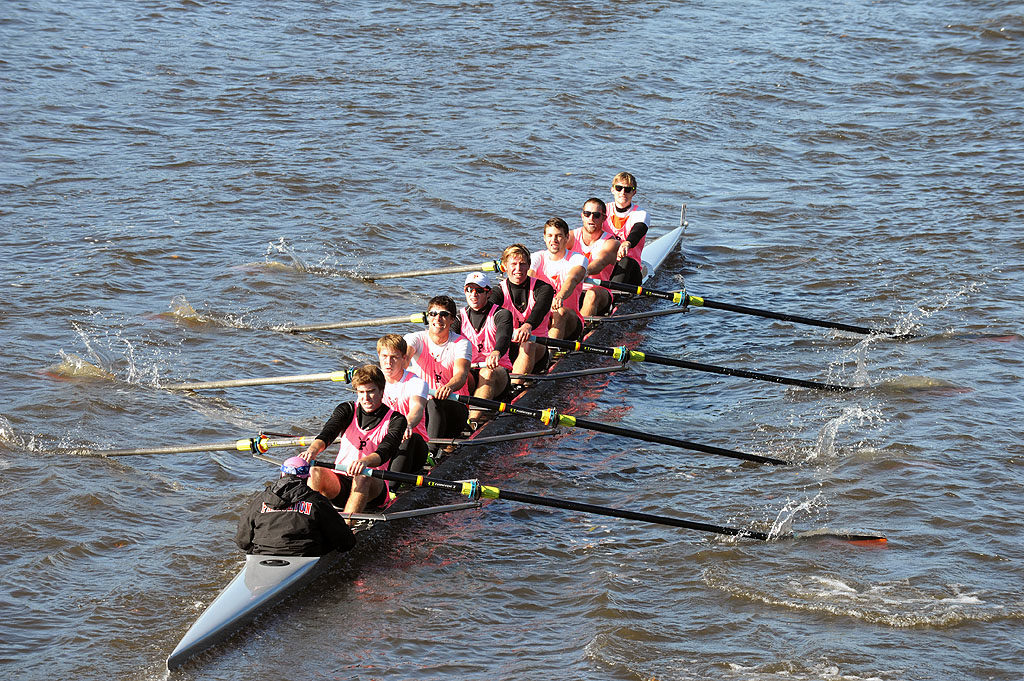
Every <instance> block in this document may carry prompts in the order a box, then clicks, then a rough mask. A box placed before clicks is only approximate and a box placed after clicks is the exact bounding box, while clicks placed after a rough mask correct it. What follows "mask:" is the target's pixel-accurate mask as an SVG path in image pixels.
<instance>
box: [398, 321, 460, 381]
mask: <svg viewBox="0 0 1024 681" xmlns="http://www.w3.org/2000/svg"><path fill="white" fill-rule="evenodd" d="M415 335H416V336H417V337H418V338H419V341H420V343H421V347H422V350H421V351H420V354H418V355H416V357H415V358H414V359H413V371H415V372H416V374H417V375H418V376H419V377H420V378H422V379H423V380H424V381H426V382H427V385H428V386H430V387H431V388H433V389H434V390H437V389H438V388H440V387H441V386H442V385H444V384H446V383H447V382H448V381H450V380H452V376H454V375H455V360H457V359H463V358H466V359H469V358H471V357H472V354H470V353H469V352H465V353H463V352H462V350H463V348H466V349H467V350H468V346H469V342H468V341H467V340H466V339H465V338H463V337H462V336H460V335H459V334H457V333H455V332H449V334H448V342H447V343H445V344H444V345H436V344H435V343H434V342H433V341H431V340H430V336H429V335H428V334H427V332H426V331H419V332H418V333H416V334H415ZM409 338H410V336H406V341H407V342H408V340H409ZM466 355H469V357H466ZM470 361H472V360H470ZM468 384H469V381H467V382H466V383H463V384H462V387H461V388H459V389H458V390H456V391H454V392H455V393H456V394H459V395H468V394H469V385H468Z"/></svg>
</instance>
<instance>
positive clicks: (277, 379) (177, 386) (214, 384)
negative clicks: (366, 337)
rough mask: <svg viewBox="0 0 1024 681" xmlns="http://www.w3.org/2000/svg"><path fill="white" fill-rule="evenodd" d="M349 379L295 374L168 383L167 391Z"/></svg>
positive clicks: (338, 374)
mask: <svg viewBox="0 0 1024 681" xmlns="http://www.w3.org/2000/svg"><path fill="white" fill-rule="evenodd" d="M350 378H351V374H350V372H349V371H348V370H343V371H331V372H329V373H322V374H297V375H294V376H265V377H263V378H235V379H227V380H224V381H201V382H195V383H170V384H168V385H165V386H163V387H164V388H166V389H167V390H209V389H213V388H241V387H244V386H249V385H283V384H286V383H315V382H317V381H336V382H342V383H347V382H348V381H349V380H350Z"/></svg>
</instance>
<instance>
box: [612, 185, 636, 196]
mask: <svg viewBox="0 0 1024 681" xmlns="http://www.w3.org/2000/svg"><path fill="white" fill-rule="evenodd" d="M612 189H614V190H615V191H617V192H626V193H627V194H632V193H633V192H635V191H636V187H623V186H622V185H621V184H617V185H615V186H613V187H612Z"/></svg>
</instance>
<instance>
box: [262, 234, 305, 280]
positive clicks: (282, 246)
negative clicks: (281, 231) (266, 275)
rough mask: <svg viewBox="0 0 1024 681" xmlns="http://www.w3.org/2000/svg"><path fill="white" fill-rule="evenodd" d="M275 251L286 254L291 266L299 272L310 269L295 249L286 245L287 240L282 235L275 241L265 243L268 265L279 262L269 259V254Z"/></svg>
mask: <svg viewBox="0 0 1024 681" xmlns="http://www.w3.org/2000/svg"><path fill="white" fill-rule="evenodd" d="M275 253H277V254H281V255H285V256H287V257H288V258H289V259H290V260H291V267H293V268H295V269H296V270H298V271H299V272H309V271H310V268H309V265H307V264H306V262H305V261H304V260H303V259H302V258H300V257H299V256H298V255H297V254H296V253H295V249H294V248H292V247H291V246H290V245H288V242H287V241H286V240H285V238H284V237H281V238H280V239H278V240H277V243H274V242H270V243H268V244H267V252H266V258H267V264H268V265H279V264H280V263H277V262H276V261H273V260H270V256H271V255H273V254H275Z"/></svg>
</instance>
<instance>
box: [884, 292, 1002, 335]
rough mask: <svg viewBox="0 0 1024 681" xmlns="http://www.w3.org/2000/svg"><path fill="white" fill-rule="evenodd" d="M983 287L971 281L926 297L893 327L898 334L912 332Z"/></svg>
mask: <svg viewBox="0 0 1024 681" xmlns="http://www.w3.org/2000/svg"><path fill="white" fill-rule="evenodd" d="M981 288H982V284H981V283H979V282H970V283H968V284H964V285H963V286H961V287H960V288H959V289H956V290H949V291H948V292H947V293H946V294H945V295H938V296H930V297H928V298H924V299H923V300H921V301H920V302H918V303H917V304H916V305H915V307H914V309H913V310H911V311H910V312H907V313H904V314H903V315H902V316H901V317H900V318H898V319H897V320H896V323H895V325H894V327H893V328H894V330H895V331H896V333H898V334H904V333H905V334H912V333H914V331H915V330H916V329H919V328H921V326H922V325H923V322H924V321H925V320H926V319H929V318H931V317H933V316H934V315H935V314H937V313H939V312H941V311H943V310H945V309H947V308H949V307H951V306H952V305H953V303H956V302H958V301H960V300H961V299H966V298H968V297H970V296H973V295H974V294H975V293H977V292H978V291H980V290H981ZM960 307H965V305H960Z"/></svg>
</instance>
